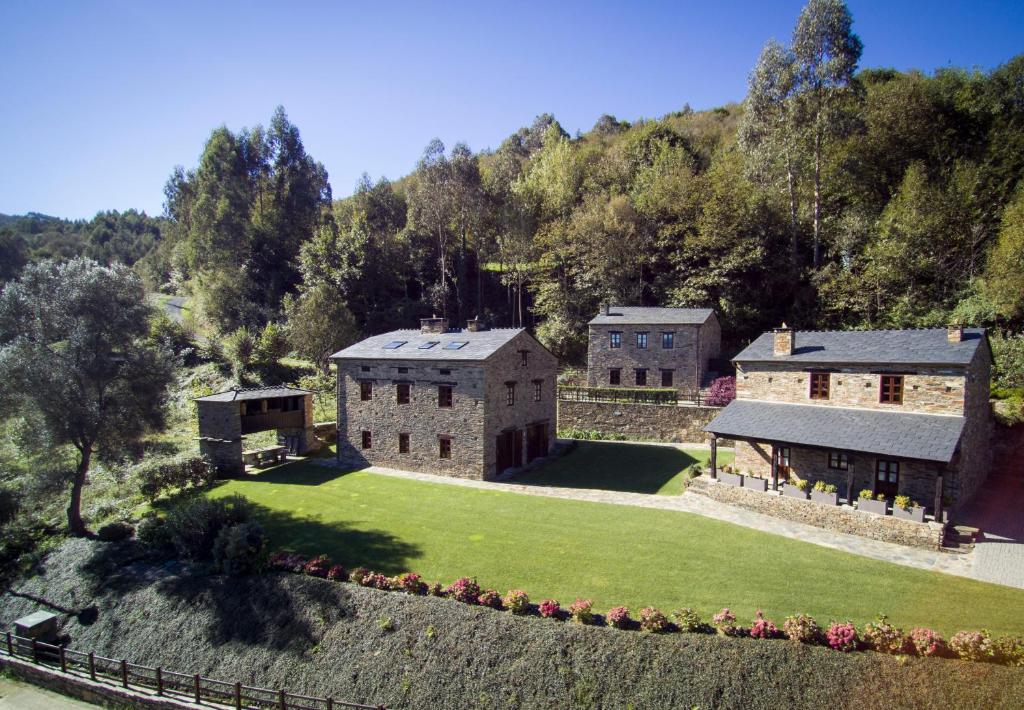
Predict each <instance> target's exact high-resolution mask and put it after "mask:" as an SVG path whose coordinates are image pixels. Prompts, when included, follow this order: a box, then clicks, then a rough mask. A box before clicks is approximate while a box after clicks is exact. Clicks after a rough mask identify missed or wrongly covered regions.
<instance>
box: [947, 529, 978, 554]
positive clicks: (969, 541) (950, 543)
mask: <svg viewBox="0 0 1024 710" xmlns="http://www.w3.org/2000/svg"><path fill="white" fill-rule="evenodd" d="M980 534H981V531H980V530H978V528H975V527H971V526H969V525H953V526H952V527H949V528H947V529H946V535H945V537H944V539H943V541H942V548H941V549H942V551H943V552H953V553H961V554H964V553H967V552H970V551H971V550H973V549H974V543H975V542H976V541H977V539H978V536H979V535H980Z"/></svg>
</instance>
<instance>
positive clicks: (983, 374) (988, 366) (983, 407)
mask: <svg viewBox="0 0 1024 710" xmlns="http://www.w3.org/2000/svg"><path fill="white" fill-rule="evenodd" d="M991 370H992V358H991V354H990V352H989V349H988V343H987V341H984V340H983V341H982V344H981V346H980V347H979V348H978V350H977V352H975V355H974V360H973V361H972V362H971V364H970V367H968V368H967V393H966V398H965V404H964V415H965V416H966V419H967V421H966V422H965V423H964V431H963V434H962V435H961V437H960V451H959V452H958V453H957V456H956V459H955V460H954V464H955V467H954V468H953V470H954V471H955V474H954V475H953V476H952V477H951V479H950V480H949V482H948V483H947V485H946V488H947V491H946V493H947V495H949V497H950V498H952V499H953V501H954V507H955V508H959V507H962V506H963V505H964V504H966V503H967V502H968V501H970V500H971V498H973V497H974V494H975V493H976V492H977V490H978V488H979V487H981V484H982V483H984V482H985V479H986V478H987V477H988V474H989V471H990V470H991V469H992V446H993V441H992V438H993V433H994V426H993V422H992V405H991V403H990V402H989V380H990V377H991V374H992V373H991Z"/></svg>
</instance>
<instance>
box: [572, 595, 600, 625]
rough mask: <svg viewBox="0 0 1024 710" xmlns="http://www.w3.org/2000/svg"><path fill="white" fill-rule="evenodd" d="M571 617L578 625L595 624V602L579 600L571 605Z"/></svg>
mask: <svg viewBox="0 0 1024 710" xmlns="http://www.w3.org/2000/svg"><path fill="white" fill-rule="evenodd" d="M569 616H570V617H572V620H573V621H575V622H576V623H577V624H593V623H594V602H592V601H590V600H589V599H577V600H576V601H574V602H573V603H572V604H570V605H569Z"/></svg>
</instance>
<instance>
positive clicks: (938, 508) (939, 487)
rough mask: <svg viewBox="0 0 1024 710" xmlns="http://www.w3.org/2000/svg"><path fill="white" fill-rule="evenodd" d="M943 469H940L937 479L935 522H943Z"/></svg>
mask: <svg viewBox="0 0 1024 710" xmlns="http://www.w3.org/2000/svg"><path fill="white" fill-rule="evenodd" d="M941 471H942V469H939V474H938V475H937V476H936V477H935V522H937V523H941V522H942V514H943V512H944V511H943V510H942V473H941Z"/></svg>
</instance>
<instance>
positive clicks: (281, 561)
mask: <svg viewBox="0 0 1024 710" xmlns="http://www.w3.org/2000/svg"><path fill="white" fill-rule="evenodd" d="M267 565H268V566H269V567H270V569H274V570H278V571H280V572H301V571H302V570H303V568H304V567H305V566H306V558H305V557H303V556H302V555H296V554H292V553H290V552H275V553H274V554H273V555H271V556H270V559H269V560H267Z"/></svg>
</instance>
